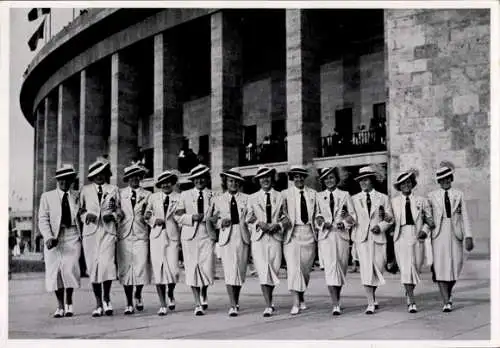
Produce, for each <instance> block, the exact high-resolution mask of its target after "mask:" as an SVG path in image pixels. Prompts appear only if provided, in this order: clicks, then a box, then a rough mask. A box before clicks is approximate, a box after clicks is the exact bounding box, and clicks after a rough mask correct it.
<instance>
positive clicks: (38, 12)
mask: <svg viewBox="0 0 500 348" xmlns="http://www.w3.org/2000/svg"><path fill="white" fill-rule="evenodd" d="M48 13H50V8H32V9H31V10H30V11H29V12H28V20H29V21H30V22H32V21H34V20H36V19H38V18H39V17H42V16H43V15H45V14H48Z"/></svg>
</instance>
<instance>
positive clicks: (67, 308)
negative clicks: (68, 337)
mask: <svg viewBox="0 0 500 348" xmlns="http://www.w3.org/2000/svg"><path fill="white" fill-rule="evenodd" d="M64 316H65V317H72V316H73V305H70V304H67V305H64Z"/></svg>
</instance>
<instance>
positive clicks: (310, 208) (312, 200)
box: [282, 186, 318, 244]
mask: <svg viewBox="0 0 500 348" xmlns="http://www.w3.org/2000/svg"><path fill="white" fill-rule="evenodd" d="M316 194H317V192H316V191H315V190H313V189H311V188H309V187H305V186H304V197H305V199H306V205H307V213H308V215H309V216H308V218H309V219H308V221H307V225H309V226H310V227H311V230H312V231H313V235H314V239H315V240H318V236H317V232H316V229H315V228H314V219H315V218H316V214H317V212H318V200H317V196H316ZM282 195H283V198H284V200H285V202H286V214H287V217H288V219H289V220H290V224H289V226H290V227H289V228H288V229H287V230H286V231H285V238H284V243H285V244H288V243H290V240H291V238H292V232H293V228H294V227H295V187H290V188H288V189H286V190H284V191H282Z"/></svg>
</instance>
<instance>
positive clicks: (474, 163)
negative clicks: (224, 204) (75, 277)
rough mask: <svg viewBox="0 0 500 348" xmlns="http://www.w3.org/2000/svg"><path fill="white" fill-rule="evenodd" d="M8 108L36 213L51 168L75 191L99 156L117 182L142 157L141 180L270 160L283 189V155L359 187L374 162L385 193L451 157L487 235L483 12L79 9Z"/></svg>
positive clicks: (422, 190)
mask: <svg viewBox="0 0 500 348" xmlns="http://www.w3.org/2000/svg"><path fill="white" fill-rule="evenodd" d="M20 103H21V107H22V111H23V113H24V115H25V117H26V119H27V120H28V121H29V123H30V124H31V125H32V126H33V127H34V130H35V145H34V153H35V156H34V164H33V165H34V169H35V175H34V193H33V198H34V212H35V215H36V212H37V209H38V203H39V199H40V195H41V193H42V192H44V191H46V190H50V189H53V188H54V187H55V185H56V182H55V180H53V176H54V173H55V170H56V167H57V166H58V165H60V164H61V163H66V162H70V163H73V164H74V165H75V166H76V167H77V168H78V171H79V185H80V186H81V185H83V184H85V183H87V182H88V180H87V178H86V177H87V173H88V166H89V164H91V163H92V162H93V161H94V160H95V159H96V157H98V156H101V155H103V154H107V155H108V156H109V159H110V161H111V163H112V170H113V176H112V178H111V181H112V183H113V184H117V185H119V186H123V185H124V184H123V181H122V176H123V169H124V168H125V167H126V166H128V165H129V163H130V161H132V160H138V159H142V160H143V161H144V163H145V165H146V166H147V167H148V169H149V171H150V172H149V175H148V176H149V177H148V178H146V179H145V180H144V182H143V185H144V186H145V187H149V188H150V189H151V190H152V189H153V180H154V179H153V178H154V177H156V176H157V175H158V174H159V173H160V172H162V171H163V170H165V169H166V168H177V169H179V171H180V172H182V173H186V172H188V171H189V169H190V168H192V167H193V166H194V165H195V164H196V163H199V162H201V163H206V164H207V165H209V166H210V167H211V170H212V188H213V189H216V190H217V189H220V177H219V173H220V172H221V171H222V170H223V169H227V168H231V167H239V168H240V170H241V172H242V173H243V175H244V176H246V177H251V176H252V175H253V174H254V173H255V172H256V170H257V168H258V166H259V165H260V164H262V163H267V164H268V165H270V166H273V167H275V168H276V169H277V170H278V171H279V172H280V173H282V175H281V176H280V178H281V179H280V180H279V186H280V188H285V187H286V186H287V185H288V182H287V179H286V175H283V173H284V172H285V171H286V170H287V168H288V167H289V166H290V165H293V164H302V165H305V166H307V167H308V168H309V169H310V173H311V176H310V178H309V179H308V181H309V184H310V185H313V186H315V187H318V184H317V182H316V181H315V177H316V176H317V174H316V170H317V169H318V168H321V167H327V166H341V167H344V168H345V171H344V174H345V175H344V177H343V178H344V182H343V185H344V186H345V188H346V189H348V190H350V191H351V192H352V193H355V192H356V190H357V189H358V188H357V187H356V185H355V184H354V183H353V182H352V179H351V178H352V176H353V175H352V174H355V173H356V172H357V170H358V168H359V167H360V166H363V165H368V164H376V166H377V168H378V169H379V170H380V172H381V177H380V182H381V185H380V186H381V187H380V190H382V191H385V192H388V193H389V194H390V195H392V194H394V189H393V188H392V184H391V183H392V182H393V181H394V178H395V177H396V175H397V174H398V172H399V171H400V170H403V169H407V168H409V167H416V168H418V169H419V171H420V176H419V179H418V187H417V193H419V194H427V192H429V191H430V190H433V189H435V188H437V184H436V182H435V180H434V172H435V170H436V169H437V168H438V167H439V163H440V162H441V161H442V160H451V161H452V162H454V164H455V166H456V170H455V172H456V174H455V186H456V187H457V188H459V189H461V190H463V191H464V192H465V195H466V198H467V202H468V209H469V214H470V217H471V220H472V225H473V230H474V232H475V234H476V236H477V238H479V239H483V240H486V241H487V240H489V235H490V184H489V183H490V170H489V168H490V146H489V144H490V12H489V10H488V9H447V10H444V9H385V10H383V9H365V10H363V9H322V10H320V9H265V10H264V9H215V8H214V9H203V8H190V9H187V8H170V9H152V8H148V9H146V8H144V9H121V8H114V9H89V10H88V11H86V12H85V13H83V14H81V15H80V16H78V17H76V18H75V19H74V20H73V21H72V22H71V23H70V24H69V25H68V26H67V27H65V28H64V29H63V30H62V31H60V32H59V33H57V34H56V35H54V36H53V37H52V38H51V39H50V41H48V42H47V43H46V44H45V46H44V47H42V48H41V50H40V51H39V53H38V54H37V55H36V57H35V58H34V59H33V61H32V62H31V63H30V65H29V66H28V68H27V70H26V72H25V76H24V82H23V85H22V90H21V93H20ZM185 177H186V175H185V174H183V175H181V184H183V185H184V183H185V182H186V180H185ZM254 189H255V187H254V186H253V184H252V181H251V180H248V185H247V186H246V187H245V190H246V191H248V192H251V191H252V190H254ZM34 221H36V219H34ZM33 230H34V231H36V229H33ZM34 237H35V236H33V237H32V238H33V243H32V244H33V245H34Z"/></svg>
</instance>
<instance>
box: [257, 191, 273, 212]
mask: <svg viewBox="0 0 500 348" xmlns="http://www.w3.org/2000/svg"><path fill="white" fill-rule="evenodd" d="M273 194H274V192H271V208H272V209H273V210H274V206H273ZM257 204H258V205H259V207H260V208H261V209H262V211H263V212H264V213H265V212H266V194H265V193H264V194H263V195H262V194H260V192H259V196H258V199H257Z"/></svg>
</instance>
